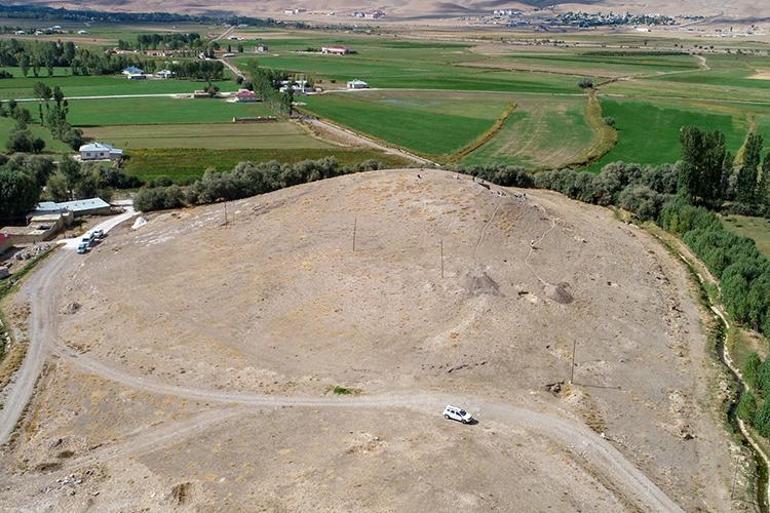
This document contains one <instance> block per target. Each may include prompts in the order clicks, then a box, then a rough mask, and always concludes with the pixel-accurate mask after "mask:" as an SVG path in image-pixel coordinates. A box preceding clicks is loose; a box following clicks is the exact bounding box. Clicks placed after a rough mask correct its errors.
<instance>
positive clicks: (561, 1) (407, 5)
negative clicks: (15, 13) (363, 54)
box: [23, 0, 770, 21]
mask: <svg viewBox="0 0 770 513" xmlns="http://www.w3.org/2000/svg"><path fill="white" fill-rule="evenodd" d="M23 3H24V5H33V4H37V5H51V6H55V7H65V8H73V9H95V10H110V11H133V12H176V13H186V14H211V15H222V14H223V13H235V14H239V15H246V16H274V17H283V16H284V11H285V10H286V9H294V8H301V9H305V10H306V11H307V12H308V13H311V14H306V13H302V14H300V15H296V17H298V18H302V17H307V16H312V13H313V12H318V13H321V12H329V11H335V12H336V13H337V14H338V15H345V14H349V13H352V12H353V11H356V10H359V11H370V10H374V9H381V10H383V11H385V12H386V13H387V15H388V17H391V18H423V19H430V18H444V17H457V16H468V15H480V14H486V13H489V12H491V11H492V10H494V9H502V8H512V9H522V10H531V9H537V8H557V9H559V10H576V11H577V10H582V11H609V10H614V11H616V12H618V11H621V12H625V11H630V12H632V13H660V14H668V15H678V14H686V15H703V16H708V17H724V18H739V19H744V20H747V21H748V20H752V19H756V20H757V21H770V1H768V0H729V1H725V0H673V1H672V0H644V1H639V0H568V1H565V0H520V1H508V0H478V1H468V0H454V1H448V0H324V1H323V2H321V1H318V0H259V1H248V0H62V1H50V0H26V1H25V2H23Z"/></svg>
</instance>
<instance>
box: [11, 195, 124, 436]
mask: <svg viewBox="0 0 770 513" xmlns="http://www.w3.org/2000/svg"><path fill="white" fill-rule="evenodd" d="M135 215H136V212H134V209H133V208H132V207H126V211H125V212H124V213H122V214H120V215H117V216H113V217H111V218H109V219H107V220H106V221H104V222H103V223H100V224H98V225H97V226H94V227H93V230H97V229H99V230H102V231H104V233H109V231H110V230H112V229H113V228H115V227H116V226H117V225H119V224H120V223H122V222H124V221H127V220H128V219H131V218H132V217H133V216H135ZM78 241H79V239H78V238H75V239H65V240H64V241H62V243H63V248H61V249H59V250H55V251H56V253H54V254H53V255H51V256H50V257H49V258H48V259H47V260H46V261H43V262H41V263H40V267H41V268H40V269H38V270H37V271H36V272H33V273H32V275H31V276H30V278H29V280H28V281H27V282H26V283H24V286H23V287H22V289H21V293H22V294H24V295H25V297H26V298H27V299H28V300H29V302H30V304H31V312H30V318H29V336H30V342H29V346H28V348H27V355H26V357H25V358H24V362H23V363H22V365H21V368H20V369H19V370H18V372H17V373H16V375H15V376H14V379H13V381H12V382H11V383H9V384H8V387H9V391H8V395H7V397H6V399H5V402H4V403H3V409H2V410H0V444H4V443H6V442H7V441H8V439H9V438H10V436H11V434H12V433H13V431H14V429H15V428H16V424H17V423H18V421H19V419H20V418H21V416H22V414H23V413H24V409H25V408H26V406H27V403H29V400H30V399H31V398H32V394H33V393H34V391H35V384H36V383H37V380H38V378H39V377H40V373H41V372H42V371H43V366H44V365H45V361H46V358H47V357H48V355H49V350H50V345H49V344H47V343H46V341H50V340H55V339H56V324H55V323H56V318H57V311H56V305H57V304H58V301H57V300H58V293H59V292H60V290H61V287H58V286H57V285H59V283H60V279H59V278H60V277H61V275H62V273H63V272H64V271H65V270H66V269H67V268H68V267H71V266H73V265H75V261H76V259H77V258H78V255H77V254H76V253H75V252H74V250H75V249H76V248H77V244H78ZM43 294H53V296H52V297H50V298H47V300H46V301H41V302H40V304H39V305H38V304H36V300H38V299H40V298H41V297H42V295H43Z"/></svg>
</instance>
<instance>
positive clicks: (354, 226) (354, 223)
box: [353, 217, 358, 253]
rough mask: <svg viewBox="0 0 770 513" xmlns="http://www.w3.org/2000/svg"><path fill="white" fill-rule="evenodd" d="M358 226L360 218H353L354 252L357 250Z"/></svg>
mask: <svg viewBox="0 0 770 513" xmlns="http://www.w3.org/2000/svg"><path fill="white" fill-rule="evenodd" d="M357 227H358V218H357V217H356V218H355V219H353V253H355V252H356V228H357Z"/></svg>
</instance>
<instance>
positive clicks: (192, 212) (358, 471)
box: [0, 170, 743, 512]
mask: <svg viewBox="0 0 770 513" xmlns="http://www.w3.org/2000/svg"><path fill="white" fill-rule="evenodd" d="M417 173H418V172H417V171H414V170H413V171H401V172H398V171H397V172H391V171H389V172H370V173H364V174H359V175H350V176H345V177H340V178H335V179H331V180H325V181H322V182H315V183H311V184H307V185H303V186H298V187H292V188H289V189H285V190H281V191H277V192H275V193H271V194H268V195H264V196H259V197H255V198H251V199H247V200H242V201H238V202H234V203H231V204H229V205H228V215H229V218H228V224H227V225H223V222H224V211H223V207H222V205H213V206H210V207H202V208H196V209H188V210H183V211H177V212H168V213H160V214H157V215H153V216H152V217H151V218H150V222H149V224H147V225H146V226H144V227H143V228H141V229H139V230H135V231H133V230H130V229H128V228H127V227H124V228H122V229H121V230H120V231H119V232H117V233H114V234H111V235H110V237H109V239H108V240H107V241H106V242H105V243H103V244H102V245H101V246H99V247H98V248H97V249H96V250H95V251H94V252H93V253H92V254H90V255H89V256H87V257H85V260H83V263H84V264H85V265H83V266H72V274H71V275H70V276H68V277H66V279H64V278H62V284H63V291H64V295H63V297H62V299H61V304H60V305H59V308H58V311H59V312H60V315H59V316H58V319H57V322H58V326H59V337H58V342H56V344H60V345H58V346H56V347H57V349H55V351H56V353H57V354H58V355H59V356H60V358H57V359H55V360H53V362H52V366H51V367H50V371H49V372H48V373H47V374H46V377H45V378H44V380H43V382H42V384H41V387H40V389H41V392H40V393H39V394H38V395H37V396H36V398H35V400H34V402H33V404H32V405H31V406H30V409H29V413H28V416H27V419H26V421H25V422H24V424H23V427H22V429H21V430H20V432H19V436H18V437H17V439H16V442H15V443H14V444H13V445H12V446H11V447H9V448H8V449H7V450H5V451H4V452H3V453H2V463H3V468H4V469H7V470H5V471H4V472H3V474H2V476H0V485H2V486H0V499H1V500H0V502H2V503H3V504H5V505H7V506H6V507H10V508H11V509H19V508H22V507H27V508H30V509H32V510H43V509H45V510H50V511H81V510H85V509H87V508H89V507H90V508H92V509H95V510H98V511H125V509H126V508H127V509H130V510H139V509H143V510H145V511H168V510H170V509H172V508H177V509H178V510H180V511H216V510H221V509H222V508H223V507H224V508H226V509H227V510H228V511H329V512H331V511H335V512H336V511H340V512H341V511H354V512H359V511H360V512H363V511H367V512H370V511H381V512H386V511H399V512H409V511H415V512H417V511H428V510H434V511H450V510H454V509H456V508H457V506H458V504H459V505H461V506H462V508H463V509H465V510H470V511H512V510H522V511H525V510H526V511H532V510H549V509H550V510H555V511H556V510H558V511H565V512H566V511H638V510H639V509H642V510H648V509H649V508H646V507H645V505H644V504H645V503H644V500H645V499H644V497H645V494H646V493H647V492H646V491H644V490H643V491H639V490H636V489H634V490H629V488H628V486H629V485H628V481H626V479H625V478H624V474H623V473H617V472H615V471H613V469H612V467H607V466H603V465H599V464H598V463H597V461H598V460H596V459H595V454H594V453H593V449H591V448H590V447H589V446H588V445H586V444H585V442H584V441H583V440H584V439H585V438H581V437H589V438H590V437H593V438H590V439H591V440H594V439H595V440H596V442H592V443H597V444H607V447H609V444H611V445H612V446H614V447H616V448H617V449H619V451H620V454H622V456H623V458H626V459H628V460H629V461H630V462H631V463H632V464H633V465H634V466H635V467H637V468H638V469H640V470H641V471H642V472H644V474H646V475H647V476H648V477H649V478H650V479H651V480H652V482H653V483H655V485H657V487H659V488H660V489H661V490H663V492H664V493H665V494H666V495H668V497H670V498H671V499H672V500H674V501H675V502H676V503H678V504H679V505H681V506H682V507H683V508H684V509H685V510H686V511H698V510H701V511H703V510H705V511H727V510H729V509H730V500H729V496H730V485H731V479H732V477H733V470H734V465H733V462H734V458H735V455H736V453H740V451H741V450H740V449H739V448H737V447H736V446H735V445H734V444H733V443H732V441H731V439H730V438H729V436H728V434H727V433H726V432H725V430H724V428H723V425H722V423H721V412H719V410H718V406H716V404H718V401H715V399H716V397H715V390H716V389H717V388H718V385H719V382H720V381H719V380H720V376H719V374H718V370H717V368H716V367H715V366H714V365H712V364H711V362H712V360H710V356H709V354H708V348H707V342H706V337H705V335H704V333H703V332H702V330H701V327H700V324H699V312H698V310H697V308H696V306H695V305H694V304H693V302H692V300H691V299H690V295H689V294H690V293H689V284H688V281H687V280H688V278H687V275H686V272H685V271H684V270H683V269H682V268H681V266H680V265H679V263H677V262H676V261H675V260H674V259H673V257H671V256H670V255H669V254H668V253H667V252H666V250H665V249H663V248H662V247H661V246H660V245H659V244H657V243H656V242H655V241H654V240H653V239H652V238H651V237H649V236H648V235H646V234H645V233H644V232H643V231H641V230H638V229H636V228H634V227H633V226H630V225H625V224H622V223H620V222H619V221H617V220H616V219H615V218H614V217H613V215H612V214H611V213H610V212H609V211H607V210H604V209H601V208H598V207H592V206H588V205H584V204H579V203H575V202H571V201H568V200H565V199H564V198H563V197H561V196H559V195H557V194H553V193H548V192H539V191H538V192H532V191H527V192H526V194H522V193H519V192H516V191H511V190H508V191H505V192H504V193H503V195H499V194H497V191H496V190H492V191H490V190H488V189H487V188H485V187H483V186H481V185H479V184H477V183H475V182H474V181H472V180H471V179H469V178H467V177H456V176H455V175H453V174H450V173H444V172H438V171H430V172H421V178H420V177H418V176H417ZM354 226H355V234H356V235H355V251H353V230H354ZM442 244H443V252H444V265H443V276H442V265H441V245H442ZM72 257H73V258H75V255H73V256H72ZM77 258H80V257H77ZM77 261H78V260H75V262H77ZM75 304H76V305H78V306H77V307H73V306H72V305H75ZM575 341H577V343H578V353H577V359H576V361H577V367H576V369H575V371H576V374H575V384H573V385H569V384H566V383H564V381H565V380H567V379H568V378H569V367H570V356H571V352H572V347H573V342H575ZM335 387H343V388H348V389H351V390H355V391H356V393H355V394H351V395H348V396H335V394H333V393H332V392H330V390H333V389H334V388H335ZM450 400H451V401H455V400H457V401H459V402H460V403H462V405H464V406H466V407H468V408H470V410H471V411H472V412H473V413H474V414H475V415H476V416H477V417H478V418H479V420H480V423H479V424H478V425H476V426H468V427H464V426H461V425H459V424H455V423H449V422H446V421H444V420H443V419H442V418H441V417H440V412H441V408H443V406H444V404H445V403H446V402H447V401H450ZM330 401H331V402H330ZM711 405H714V406H711ZM41 419H45V422H42V421H41ZM557 426H567V427H565V428H559V429H562V431H559V429H556V427H557ZM586 426H588V427H586ZM589 428H590V429H589ZM591 430H593V431H594V432H592V431H591ZM600 432H601V433H604V435H603V436H604V437H606V440H602V438H601V437H600V436H599V435H598V434H597V433H600ZM572 437H576V438H574V439H573V438H572ZM608 454H609V453H608ZM618 457H620V456H618ZM70 476H74V477H70ZM741 483H742V481H739V486H738V492H737V493H738V494H739V495H741V494H743V491H742V484H741ZM137 484H141V486H137ZM640 486H643V485H640ZM741 496H742V495H741ZM319 505H320V506H319ZM1 510H2V509H0V511H1Z"/></svg>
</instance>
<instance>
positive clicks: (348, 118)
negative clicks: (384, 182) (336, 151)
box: [305, 91, 513, 156]
mask: <svg viewBox="0 0 770 513" xmlns="http://www.w3.org/2000/svg"><path fill="white" fill-rule="evenodd" d="M512 100H513V98H512V97H511V96H509V95H505V94H486V93H464V92H452V93H447V92H441V93H438V92H430V91H388V92H377V91H362V92H354V93H338V94H326V95H320V96H314V97H308V98H307V100H305V101H306V102H307V106H306V108H307V109H308V110H310V111H312V112H313V113H315V114H318V115H321V116H324V117H328V118H330V119H332V120H334V121H336V122H338V123H340V124H343V125H345V126H348V127H350V128H353V129H355V130H359V131H361V132H364V133H367V134H370V135H373V136H374V137H376V138H379V139H383V140H385V141H387V142H390V143H393V144H397V145H399V146H403V147H405V148H408V149H410V150H412V151H415V152H418V153H422V154H426V155H432V156H441V155H449V154H451V153H453V152H455V151H458V150H459V149H461V148H462V147H463V146H465V145H466V144H469V143H470V142H472V141H473V140H474V139H476V138H477V137H479V136H481V135H482V134H483V133H484V132H485V131H486V130H488V129H489V128H490V127H491V126H492V125H493V124H494V122H495V120H496V119H497V118H498V117H499V116H500V115H501V113H502V112H503V111H504V110H505V108H506V105H508V104H509V103H511V101H512Z"/></svg>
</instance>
